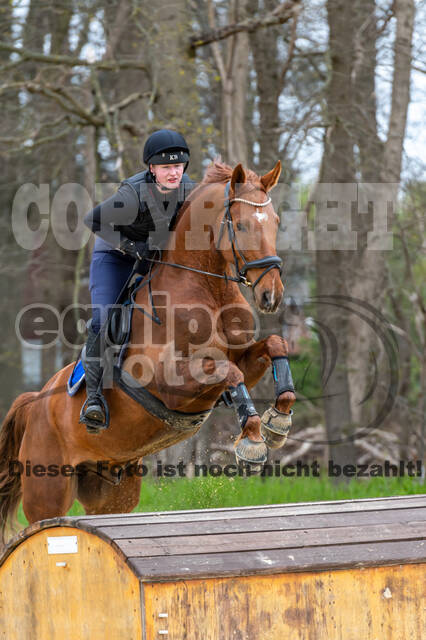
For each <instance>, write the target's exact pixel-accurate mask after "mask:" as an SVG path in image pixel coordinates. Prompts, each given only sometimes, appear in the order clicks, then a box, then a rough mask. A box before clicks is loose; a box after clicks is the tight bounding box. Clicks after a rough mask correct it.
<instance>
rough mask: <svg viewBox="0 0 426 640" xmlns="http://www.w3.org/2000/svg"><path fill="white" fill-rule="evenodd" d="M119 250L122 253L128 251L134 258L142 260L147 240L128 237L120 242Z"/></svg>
mask: <svg viewBox="0 0 426 640" xmlns="http://www.w3.org/2000/svg"><path fill="white" fill-rule="evenodd" d="M118 250H119V251H121V252H122V253H127V255H129V256H131V257H132V258H133V259H134V260H142V259H143V257H144V255H145V254H146V242H141V241H137V240H136V241H135V240H129V239H128V238H126V239H125V240H122V241H121V242H120V246H119V247H118Z"/></svg>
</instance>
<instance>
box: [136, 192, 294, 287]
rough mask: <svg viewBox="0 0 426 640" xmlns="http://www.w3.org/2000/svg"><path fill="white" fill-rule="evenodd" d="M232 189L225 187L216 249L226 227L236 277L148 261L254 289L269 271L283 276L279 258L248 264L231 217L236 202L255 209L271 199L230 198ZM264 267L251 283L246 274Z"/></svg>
mask: <svg viewBox="0 0 426 640" xmlns="http://www.w3.org/2000/svg"><path fill="white" fill-rule="evenodd" d="M230 188H231V183H230V182H228V183H227V184H226V187H225V213H224V216H223V219H222V222H221V223H220V231H219V237H218V239H217V244H216V249H219V245H220V243H221V241H222V237H223V232H224V229H225V226H226V227H227V229H228V237H229V241H230V243H231V247H232V253H233V256H234V266H235V272H236V274H237V276H236V277H234V276H230V275H228V274H227V273H224V274H221V273H213V272H211V271H203V270H201V269H195V268H194V267H187V266H186V265H184V264H177V263H174V262H163V261H162V260H161V259H160V260H156V259H155V258H147V260H148V261H149V262H155V263H157V264H163V265H166V266H168V267H176V268H178V269H185V270H187V271H193V272H195V273H202V274H203V275H206V276H212V277H214V278H222V279H223V280H226V281H228V280H231V281H232V282H238V284H242V285H243V286H245V287H252V288H253V289H254V287H255V286H256V285H257V284H258V283H259V282H260V280H261V279H262V278H263V277H264V276H265V275H266V274H267V273H268V272H269V271H271V269H279V271H280V274H281V271H282V260H281V258H280V257H279V256H265V257H264V258H259V259H258V260H252V261H251V262H248V261H247V260H246V259H245V257H244V254H243V252H242V251H241V249H240V248H239V246H238V241H237V236H236V233H235V229H234V224H233V221H232V215H231V205H232V204H233V203H234V202H243V203H244V204H250V205H252V206H253V207H266V205H268V204H270V202H271V198H268V199H267V200H266V201H265V202H251V200H245V199H244V198H229V191H230ZM240 259H241V261H242V263H243V264H242V266H241V267H240ZM262 267H265V268H264V270H263V271H262V273H261V274H260V276H259V277H258V278H257V279H256V280H255V281H254V282H250V280H247V278H246V273H247V271H248V270H249V269H262ZM150 280H151V276H150V277H149V278H148V282H149V283H150ZM142 284H144V283H142Z"/></svg>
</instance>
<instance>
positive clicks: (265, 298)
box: [262, 291, 272, 307]
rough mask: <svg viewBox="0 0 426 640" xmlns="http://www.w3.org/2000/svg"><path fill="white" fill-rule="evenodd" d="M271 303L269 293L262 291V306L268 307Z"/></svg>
mask: <svg viewBox="0 0 426 640" xmlns="http://www.w3.org/2000/svg"><path fill="white" fill-rule="evenodd" d="M271 303H272V296H271V292H270V291H264V292H263V293H262V305H263V306H264V307H270V306H271Z"/></svg>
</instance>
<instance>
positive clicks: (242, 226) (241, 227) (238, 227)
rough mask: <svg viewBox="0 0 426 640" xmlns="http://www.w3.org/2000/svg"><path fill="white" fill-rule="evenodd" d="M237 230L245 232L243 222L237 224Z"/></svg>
mask: <svg viewBox="0 0 426 640" xmlns="http://www.w3.org/2000/svg"><path fill="white" fill-rule="evenodd" d="M237 229H238V231H245V230H246V228H245V226H244V225H243V224H242V223H241V222H237Z"/></svg>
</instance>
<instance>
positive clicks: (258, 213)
mask: <svg viewBox="0 0 426 640" xmlns="http://www.w3.org/2000/svg"><path fill="white" fill-rule="evenodd" d="M253 215H254V217H255V218H257V220H258V221H259V222H263V221H264V220H267V219H268V214H267V213H264V212H262V211H255V212H254V213H253Z"/></svg>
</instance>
